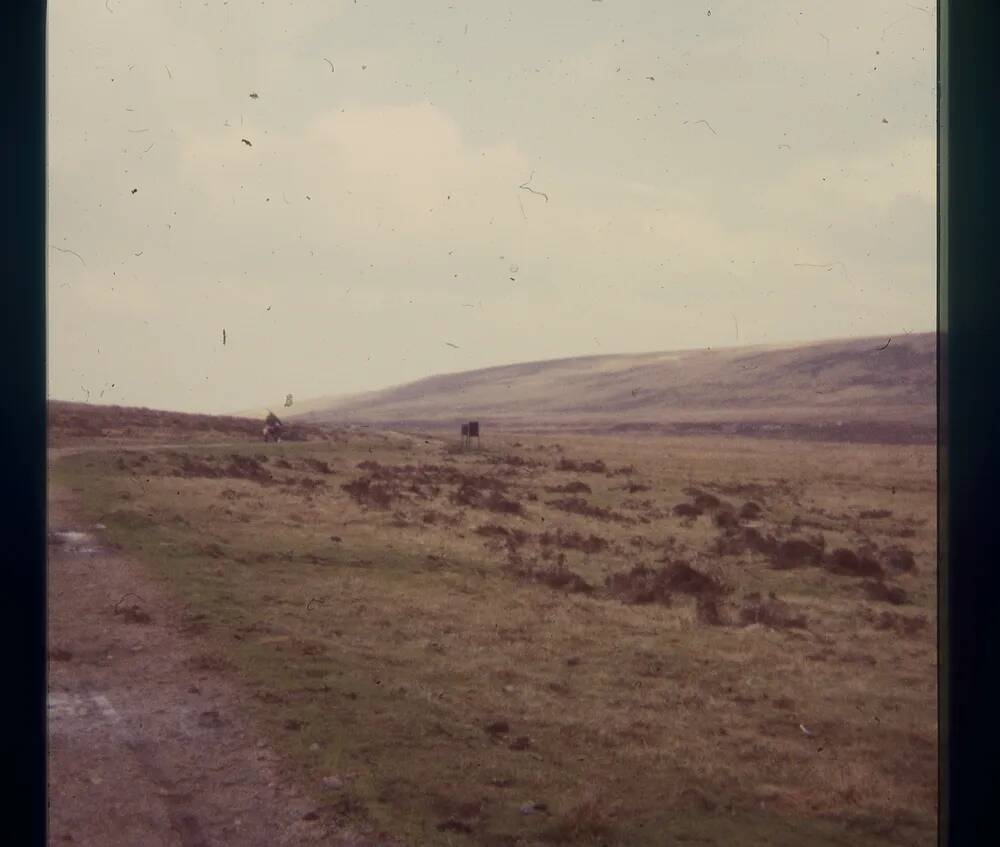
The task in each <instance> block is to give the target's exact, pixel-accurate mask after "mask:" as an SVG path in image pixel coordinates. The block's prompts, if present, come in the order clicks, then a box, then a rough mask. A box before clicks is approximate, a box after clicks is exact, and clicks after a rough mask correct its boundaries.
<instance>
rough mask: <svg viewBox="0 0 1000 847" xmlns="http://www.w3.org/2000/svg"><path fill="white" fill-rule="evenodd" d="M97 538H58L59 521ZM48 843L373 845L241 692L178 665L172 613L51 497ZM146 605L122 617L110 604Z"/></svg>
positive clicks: (106, 846)
mask: <svg viewBox="0 0 1000 847" xmlns="http://www.w3.org/2000/svg"><path fill="white" fill-rule="evenodd" d="M65 530H76V531H83V532H86V533H88V534H89V535H91V536H93V539H89V538H88V539H77V540H74V541H72V542H70V543H66V542H65V541H62V540H61V539H59V538H55V537H54V536H53V533H54V532H58V531H65ZM49 531H50V542H49V551H48V552H49V561H48V630H49V631H48V648H49V669H48V672H49V679H48V692H49V693H48V785H49V789H48V790H49V843H50V844H53V845H57V844H82V845H99V847H116V845H123V847H124V845H128V847H135V845H140V844H141V845H144V847H146V846H147V845H148V847H158V845H181V847H207V845H214V844H235V845H269V847H270V845H297V844H318V843H322V844H335V845H344V846H345V847H346V845H357V847H361V845H368V844H371V843H372V842H370V841H368V840H366V839H363V838H359V837H355V836H351V835H347V834H344V833H338V832H332V831H329V830H328V828H327V827H326V826H325V825H324V824H323V823H322V822H320V821H319V820H309V819H307V817H308V818H312V817H313V815H310V813H311V812H312V811H313V808H314V807H313V805H312V803H311V801H310V799H309V798H308V797H306V796H304V794H303V793H302V792H301V791H299V790H297V789H296V788H295V787H294V786H293V785H291V784H289V782H287V781H284V780H282V778H281V776H280V773H279V763H278V761H277V760H276V757H275V756H274V755H273V754H272V753H271V752H270V751H269V750H268V749H267V747H266V746H265V745H264V743H263V742H261V741H259V740H258V738H257V737H255V736H254V735H253V734H252V732H251V730H250V729H249V727H248V726H247V724H246V723H245V722H243V721H242V720H241V715H240V709H239V702H240V692H239V691H238V690H237V689H236V688H234V687H233V685H232V684H230V683H228V682H227V681H225V680H222V679H220V678H219V677H218V675H217V674H213V673H210V672H199V671H192V670H190V669H189V668H188V667H187V666H186V664H185V663H186V662H187V661H188V660H190V659H191V658H192V656H193V655H196V654H198V653H199V652H203V650H201V649H200V648H199V645H198V643H197V641H196V640H195V638H193V637H192V636H190V635H185V634H184V633H182V632H181V630H180V626H179V621H180V610H179V609H178V608H177V607H176V606H175V605H173V604H172V603H171V601H170V599H169V598H168V597H166V596H164V594H163V592H162V591H160V590H158V587H157V586H156V585H155V584H154V583H153V582H152V581H151V580H150V579H149V578H148V577H147V576H145V575H144V573H143V572H142V570H141V569H140V568H139V567H138V566H137V565H136V564H134V563H132V562H130V561H128V560H126V559H125V558H123V557H121V556H119V555H117V554H115V553H114V552H112V551H109V550H106V549H104V548H103V547H102V546H101V543H100V541H101V539H100V530H99V529H95V528H93V527H88V526H85V525H82V522H81V520H80V519H79V518H78V516H77V514H76V512H75V509H74V501H73V499H72V495H71V494H70V493H69V492H66V491H62V490H58V489H54V490H52V491H50V494H49ZM128 592H133V593H134V594H135V595H138V597H140V598H141V602H140V601H139V600H137V599H136V598H135V597H129V598H126V600H125V601H124V602H122V603H121V606H123V607H124V606H129V605H133V604H134V605H135V606H136V607H140V608H141V610H143V611H145V612H147V613H148V614H149V615H150V616H151V620H150V621H149V622H146V623H142V622H136V621H133V622H128V621H127V620H125V617H124V616H123V615H121V614H115V612H114V607H115V604H116V603H118V602H119V601H121V598H122V597H123V595H125V594H126V593H128Z"/></svg>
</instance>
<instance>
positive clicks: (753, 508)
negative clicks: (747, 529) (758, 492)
mask: <svg viewBox="0 0 1000 847" xmlns="http://www.w3.org/2000/svg"><path fill="white" fill-rule="evenodd" d="M760 516H761V508H760V506H758V505H757V504H756V503H754V501H753V500H747V502H746V503H744V504H743V506H742V507H741V508H740V517H741V518H743V520H745V521H755V520H757V519H758V518H759V517H760Z"/></svg>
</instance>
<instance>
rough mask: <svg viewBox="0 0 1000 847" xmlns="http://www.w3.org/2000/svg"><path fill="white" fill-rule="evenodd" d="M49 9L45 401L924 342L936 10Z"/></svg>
mask: <svg viewBox="0 0 1000 847" xmlns="http://www.w3.org/2000/svg"><path fill="white" fill-rule="evenodd" d="M48 8H49V42H48V61H49V89H48V109H49V201H48V202H49V232H48V239H49V245H50V250H49V256H48V258H49V290H48V298H49V323H48V327H49V391H50V396H52V397H54V398H58V399H67V400H85V399H88V398H89V399H90V400H91V401H94V402H102V403H120V404H126V405H145V406H151V407H159V408H169V409H178V410H190V411H206V412H226V411H234V410H238V409H244V408H248V407H254V406H257V405H259V404H261V403H264V402H273V401H274V400H275V398H283V397H284V396H285V394H286V393H293V394H294V395H295V396H296V397H299V398H302V399H306V398H309V397H316V396H321V395H328V394H340V393H347V392H356V391H365V390H369V389H373V388H380V387H384V386H387V385H392V384H398V383H402V382H407V381H410V380H412V379H417V378H420V377H423V376H427V375H429V374H433V373H441V372H451V371H457V370H465V369H471V368H478V367H485V366H490V365H497V364H505V363H512V362H518V361H526V360H535V359H544V358H556V357H563V356H575V355H588V354H595V353H618V352H640V351H653V350H670V349H683V348H692V347H705V346H731V345H736V344H752V343H775V342H784V341H797V340H811V339H817V338H831V337H844V336H856V335H876V334H882V333H886V334H893V333H899V332H902V331H926V330H931V329H933V328H934V322H935V252H936V247H935V216H936V200H935V144H936V143H935V133H936V130H935V109H936V106H935V98H936V93H935V92H936V88H935V14H936V8H935V6H933V5H931V4H930V3H929V0H918V2H916V3H908V2H899V0H842V2H838V3H818V2H813V3H803V2H801V0H798V2H795V3H790V2H785V0H767V2H761V0H752V2H751V0H739V1H738V0H704V2H702V0H545V2H538V0H520V1H519V2H504V0H467V2H460V0H451V2H434V0H420V1H419V2H417V0H391V1H390V0H385V1H384V2H379V0H357V2H354V0H315V2H303V0H296V2H291V0H284V2H277V1H276V0H229V2H228V3H227V2H223V1H222V0H209V2H205V0H73V2H70V0H61V2H50V3H49V6H48ZM252 94H256V95H257V96H256V97H252V96H251V95H252ZM244 139H245V140H246V141H247V142H249V144H247V143H244ZM70 251H71V252H70ZM223 330H225V332H226V343H225V345H223ZM452 345H454V346H452Z"/></svg>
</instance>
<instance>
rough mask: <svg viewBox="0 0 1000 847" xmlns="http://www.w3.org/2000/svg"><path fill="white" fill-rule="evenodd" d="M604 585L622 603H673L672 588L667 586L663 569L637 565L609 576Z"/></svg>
mask: <svg viewBox="0 0 1000 847" xmlns="http://www.w3.org/2000/svg"><path fill="white" fill-rule="evenodd" d="M604 585H605V587H606V588H607V590H608V593H609V594H611V595H612V596H614V597H617V598H618V599H619V600H620V601H621V602H622V603H628V604H630V605H631V604H636V605H638V604H647V603H660V604H661V605H664V606H669V605H670V604H671V597H670V590H669V589H668V588H667V587H666V585H665V583H664V580H663V578H662V572H661V571H654V570H653V569H652V568H648V567H646V566H645V565H635V566H634V567H632V569H631V570H628V571H623V572H620V573H616V574H611V575H610V576H608V577H607V578H606V579H605V581H604Z"/></svg>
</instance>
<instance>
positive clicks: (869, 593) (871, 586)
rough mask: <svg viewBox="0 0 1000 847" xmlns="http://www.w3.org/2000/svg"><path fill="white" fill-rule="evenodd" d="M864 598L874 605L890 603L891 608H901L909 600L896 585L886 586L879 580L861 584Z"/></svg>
mask: <svg viewBox="0 0 1000 847" xmlns="http://www.w3.org/2000/svg"><path fill="white" fill-rule="evenodd" d="M861 587H862V589H864V592H865V596H866V597H867V598H868V599H869V600H874V601H875V602H876V603H890V604H892V605H893V606H901V605H903V604H904V603H906V602H907V601H908V600H909V598H908V597H907V594H906V592H905V591H904V590H903V589H902V588H900V587H899V586H898V585H887V584H886V583H884V582H881V581H879V580H869V581H868V582H863V583H861Z"/></svg>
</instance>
